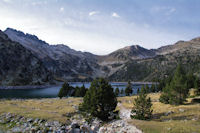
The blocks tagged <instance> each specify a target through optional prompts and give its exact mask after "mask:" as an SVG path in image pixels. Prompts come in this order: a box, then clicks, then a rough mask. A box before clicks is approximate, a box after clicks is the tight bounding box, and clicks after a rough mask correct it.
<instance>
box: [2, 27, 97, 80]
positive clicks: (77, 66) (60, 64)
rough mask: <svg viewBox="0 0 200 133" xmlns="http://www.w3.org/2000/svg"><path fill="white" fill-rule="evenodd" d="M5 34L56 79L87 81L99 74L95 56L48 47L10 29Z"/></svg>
mask: <svg viewBox="0 0 200 133" xmlns="http://www.w3.org/2000/svg"><path fill="white" fill-rule="evenodd" d="M5 33H6V34H7V35H8V37H9V38H11V40H13V41H16V42H19V43H20V44H21V45H23V46H24V47H25V48H27V49H28V50H30V51H31V52H32V54H33V55H35V56H36V57H38V58H39V59H40V60H41V61H42V62H43V63H44V65H45V67H46V68H47V69H48V70H49V71H51V72H52V73H53V74H54V75H55V77H57V78H63V79H76V78H77V79H78V78H80V79H87V78H94V77H96V76H98V75H99V74H100V73H101V72H100V71H99V69H98V67H99V66H98V64H97V63H96V56H95V55H93V54H91V53H87V52H80V51H75V50H73V49H71V48H69V47H68V46H66V45H63V44H58V45H49V44H48V43H46V42H45V41H42V40H39V39H38V37H36V36H34V35H30V34H24V33H23V32H21V31H17V30H15V29H11V28H8V29H6V31H5Z"/></svg>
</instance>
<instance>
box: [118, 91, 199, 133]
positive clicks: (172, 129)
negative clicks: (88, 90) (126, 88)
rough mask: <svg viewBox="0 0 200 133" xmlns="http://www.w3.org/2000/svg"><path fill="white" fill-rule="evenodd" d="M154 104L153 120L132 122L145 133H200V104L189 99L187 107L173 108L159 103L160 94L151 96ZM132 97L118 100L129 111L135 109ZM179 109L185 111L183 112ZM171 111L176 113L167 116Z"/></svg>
mask: <svg viewBox="0 0 200 133" xmlns="http://www.w3.org/2000/svg"><path fill="white" fill-rule="evenodd" d="M148 96H150V97H151V99H152V103H153V107H152V108H153V110H154V111H153V120H151V121H141V120H131V121H130V123H132V124H134V125H136V126H137V127H138V128H140V129H141V130H143V131H144V132H145V133H200V104H193V103H191V100H192V98H189V99H187V101H188V102H187V103H186V104H185V105H180V106H173V105H168V104H162V103H160V102H159V97H160V94H159V93H156V94H149V95H148ZM135 97H136V96H132V97H120V98H118V100H119V101H120V102H121V103H122V105H123V106H124V107H126V108H128V109H131V108H132V107H133V103H132V102H133V99H134V98H135ZM179 109H183V110H184V111H183V112H181V111H180V110H179ZM169 111H173V112H174V113H172V114H169V115H168V116H166V115H165V114H166V113H167V112H169Z"/></svg>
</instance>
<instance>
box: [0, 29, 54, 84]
mask: <svg viewBox="0 0 200 133" xmlns="http://www.w3.org/2000/svg"><path fill="white" fill-rule="evenodd" d="M51 79H52V76H51V73H50V72H49V71H48V70H47V69H46V68H45V67H44V65H43V63H42V62H41V61H40V60H39V59H38V58H37V57H35V56H34V55H33V54H32V53H31V52H30V51H29V50H27V49H26V48H24V47H23V46H22V45H21V44H19V43H17V42H14V41H11V40H10V39H9V38H8V36H7V35H6V34H4V33H3V32H2V31H0V85H28V84H44V83H47V82H49V81H50V80H51Z"/></svg>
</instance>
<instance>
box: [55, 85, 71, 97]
mask: <svg viewBox="0 0 200 133" xmlns="http://www.w3.org/2000/svg"><path fill="white" fill-rule="evenodd" d="M70 90H71V87H70V86H69V84H68V83H66V82H65V83H64V84H63V85H62V87H61V89H60V91H59V93H58V97H60V99H61V98H62V97H66V96H67V95H68V93H69V92H70Z"/></svg>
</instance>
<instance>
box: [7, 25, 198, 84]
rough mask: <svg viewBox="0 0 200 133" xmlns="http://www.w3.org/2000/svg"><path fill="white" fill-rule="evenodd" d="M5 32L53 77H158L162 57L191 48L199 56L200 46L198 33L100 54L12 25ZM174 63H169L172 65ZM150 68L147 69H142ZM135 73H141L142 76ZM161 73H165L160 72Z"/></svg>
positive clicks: (137, 79) (178, 54) (75, 78)
mask: <svg viewBox="0 0 200 133" xmlns="http://www.w3.org/2000/svg"><path fill="white" fill-rule="evenodd" d="M4 33H6V34H7V36H8V37H9V38H10V39H11V40H12V41H15V42H18V43H19V44H21V45H22V46H23V47H25V48H26V49H28V50H30V51H31V53H32V54H33V55H35V56H36V57H37V58H38V59H40V60H41V62H43V64H44V66H45V67H46V68H47V70H48V71H50V72H51V73H53V75H54V78H56V79H62V80H74V81H80V80H84V81H86V80H88V81H90V80H91V79H93V78H96V77H105V78H108V79H109V80H112V81H120V80H121V81H123V80H129V79H130V80H134V81H143V80H145V81H148V80H152V79H153V78H152V77H155V75H154V73H156V72H157V70H156V69H158V68H159V69H162V68H160V67H156V65H160V66H163V65H162V64H163V61H162V59H163V58H164V59H165V60H167V61H166V62H167V63H169V64H170V63H172V62H173V61H169V59H170V58H174V57H179V56H180V55H184V54H185V52H188V51H189V52H188V53H189V54H193V55H194V56H195V57H196V56H197V55H198V52H197V51H198V50H199V49H200V38H198V37H197V38H194V39H192V40H190V41H178V42H177V43H175V44H173V45H166V46H162V47H160V48H158V49H146V48H143V47H141V46H139V45H131V46H126V47H124V48H121V49H118V50H116V51H113V52H111V53H110V54H107V55H103V56H102V55H101V56H100V55H95V54H92V53H89V52H81V51H76V50H74V49H71V48H70V47H68V46H66V45H64V44H56V45H50V44H48V43H46V42H45V41H42V40H40V39H39V38H38V37H37V36H35V35H31V34H28V33H26V34H25V33H23V32H21V31H17V30H15V29H12V28H7V29H6V30H5V31H4ZM173 56H174V57H173ZM184 56H186V55H184ZM185 58H186V57H185ZM186 60H188V59H186ZM196 61H197V60H196ZM166 62H165V63H166ZM177 63H178V62H176V63H175V64H177ZM152 64H153V65H152ZM147 66H151V68H150V69H149V68H147ZM163 67H164V66H163ZM167 67H168V66H167ZM173 67H174V65H173ZM173 67H172V66H169V68H173ZM147 70H148V72H143V71H147ZM163 70H165V72H163V73H166V71H167V68H165V67H164V68H163ZM128 71H132V72H133V73H132V76H128V75H130V74H129V73H127V72H128ZM137 71H138V72H140V73H137ZM159 71H161V70H159ZM136 74H138V75H139V74H140V76H137V75H136ZM151 75H152V77H151ZM161 75H163V74H162V73H161ZM122 77H123V78H122ZM161 77H163V76H161Z"/></svg>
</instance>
